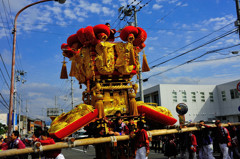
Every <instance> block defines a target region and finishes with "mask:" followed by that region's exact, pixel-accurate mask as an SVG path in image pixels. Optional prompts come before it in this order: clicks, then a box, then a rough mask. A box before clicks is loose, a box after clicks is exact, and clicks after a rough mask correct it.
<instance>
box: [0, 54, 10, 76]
mask: <svg viewBox="0 0 240 159" xmlns="http://www.w3.org/2000/svg"><path fill="white" fill-rule="evenodd" d="M0 57H1V60H2V62H3V66H4V68H5V70H6V72H7V75H8V78H9V80H10V79H11V78H10V75H9V73H8V70H7V67H6V65H5V62H4V60H3V58H2V55H1V54H0Z"/></svg>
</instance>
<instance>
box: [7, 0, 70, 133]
mask: <svg viewBox="0 0 240 159" xmlns="http://www.w3.org/2000/svg"><path fill="white" fill-rule="evenodd" d="M48 1H57V2H59V3H60V4H63V3H65V1H66V0H41V1H38V2H34V3H31V4H29V5H27V6H25V7H24V8H22V9H21V10H20V11H18V12H17V14H16V16H15V19H14V28H13V31H12V34H13V50H12V70H11V88H10V103H9V116H8V136H10V135H11V131H12V112H13V93H14V72H15V51H16V32H17V18H18V16H19V14H20V13H21V12H22V11H24V10H25V9H27V8H28V7H31V6H33V5H35V4H38V3H43V2H48Z"/></svg>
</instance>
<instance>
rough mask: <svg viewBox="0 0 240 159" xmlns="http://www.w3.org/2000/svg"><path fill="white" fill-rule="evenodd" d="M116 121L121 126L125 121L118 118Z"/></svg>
mask: <svg viewBox="0 0 240 159" xmlns="http://www.w3.org/2000/svg"><path fill="white" fill-rule="evenodd" d="M116 121H117V123H118V124H119V125H120V124H122V122H123V119H122V117H117V118H116Z"/></svg>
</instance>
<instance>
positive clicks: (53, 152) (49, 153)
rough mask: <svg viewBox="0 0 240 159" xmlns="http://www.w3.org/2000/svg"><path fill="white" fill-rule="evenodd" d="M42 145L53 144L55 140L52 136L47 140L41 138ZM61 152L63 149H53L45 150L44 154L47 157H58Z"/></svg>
mask: <svg viewBox="0 0 240 159" xmlns="http://www.w3.org/2000/svg"><path fill="white" fill-rule="evenodd" d="M39 142H40V143H41V144H42V145H52V144H55V141H54V140H53V139H52V138H47V139H46V140H39ZM60 153H61V150H51V151H44V152H43V155H44V156H45V157H47V158H56V157H57V156H58V155H59V154H60Z"/></svg>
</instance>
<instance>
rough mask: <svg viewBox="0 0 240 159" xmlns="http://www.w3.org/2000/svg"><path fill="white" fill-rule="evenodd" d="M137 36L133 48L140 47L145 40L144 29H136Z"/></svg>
mask: <svg viewBox="0 0 240 159" xmlns="http://www.w3.org/2000/svg"><path fill="white" fill-rule="evenodd" d="M137 29H138V35H137V38H136V39H135V40H134V41H133V45H134V46H140V45H141V44H142V43H144V41H145V40H146V39H147V33H146V31H145V30H144V29H142V28H140V27H137Z"/></svg>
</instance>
